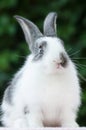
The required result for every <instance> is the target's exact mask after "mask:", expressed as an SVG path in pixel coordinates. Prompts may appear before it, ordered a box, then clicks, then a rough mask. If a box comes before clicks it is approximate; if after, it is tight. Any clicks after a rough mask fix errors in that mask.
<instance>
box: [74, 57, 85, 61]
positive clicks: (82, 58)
mask: <svg viewBox="0 0 86 130" xmlns="http://www.w3.org/2000/svg"><path fill="white" fill-rule="evenodd" d="M72 59H75V60H78V59H80V60H85V59H86V58H84V57H80V58H79V57H75V58H72Z"/></svg>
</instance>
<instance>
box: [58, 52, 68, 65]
mask: <svg viewBox="0 0 86 130" xmlns="http://www.w3.org/2000/svg"><path fill="white" fill-rule="evenodd" d="M60 59H61V61H62V62H61V65H62V66H63V67H66V66H67V64H68V58H67V56H66V55H65V54H64V53H61V54H60Z"/></svg>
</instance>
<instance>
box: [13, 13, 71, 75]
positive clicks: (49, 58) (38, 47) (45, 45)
mask: <svg viewBox="0 0 86 130" xmlns="http://www.w3.org/2000/svg"><path fill="white" fill-rule="evenodd" d="M15 18H16V19H17V21H18V22H19V24H20V25H21V27H22V29H23V32H24V35H25V39H26V42H27V43H28V45H29V48H30V50H31V52H32V62H33V63H35V64H37V65H39V67H40V68H41V69H42V70H44V71H46V72H48V73H57V72H63V71H64V70H66V69H67V67H68V64H69V60H70V59H69V57H68V55H67V53H66V51H65V49H64V46H63V42H62V40H61V39H60V38H58V37H57V35H56V18H57V14H56V13H55V12H51V13H49V14H48V15H47V17H46V18H45V21H44V33H43V34H42V33H41V32H40V31H39V29H38V27H37V26H36V25H35V24H33V23H32V22H31V21H29V20H27V19H25V18H23V17H20V16H15Z"/></svg>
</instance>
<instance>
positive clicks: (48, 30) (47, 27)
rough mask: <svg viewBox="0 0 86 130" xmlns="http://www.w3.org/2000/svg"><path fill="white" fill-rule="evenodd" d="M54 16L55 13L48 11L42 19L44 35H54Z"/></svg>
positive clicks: (55, 15)
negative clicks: (43, 19)
mask: <svg viewBox="0 0 86 130" xmlns="http://www.w3.org/2000/svg"><path fill="white" fill-rule="evenodd" d="M56 18H57V13H55V12H51V13H49V14H48V15H47V16H46V18H45V21H44V35H46V36H53V37H55V36H56Z"/></svg>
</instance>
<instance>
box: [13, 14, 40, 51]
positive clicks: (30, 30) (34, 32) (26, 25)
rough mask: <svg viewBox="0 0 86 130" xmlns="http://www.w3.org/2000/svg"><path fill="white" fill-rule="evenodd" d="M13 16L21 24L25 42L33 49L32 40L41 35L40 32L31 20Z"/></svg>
mask: <svg viewBox="0 0 86 130" xmlns="http://www.w3.org/2000/svg"><path fill="white" fill-rule="evenodd" d="M14 17H15V18H16V19H17V21H18V22H19V24H20V25H21V27H22V29H23V32H24V35H25V39H26V42H27V43H28V45H29V48H30V50H31V51H33V46H34V42H35V40H36V39H38V38H39V37H41V36H42V33H41V32H40V31H39V29H38V27H37V26H36V25H35V24H33V23H32V22H31V21H29V20H27V19H25V18H23V17H21V16H17V15H16V16H14Z"/></svg>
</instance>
